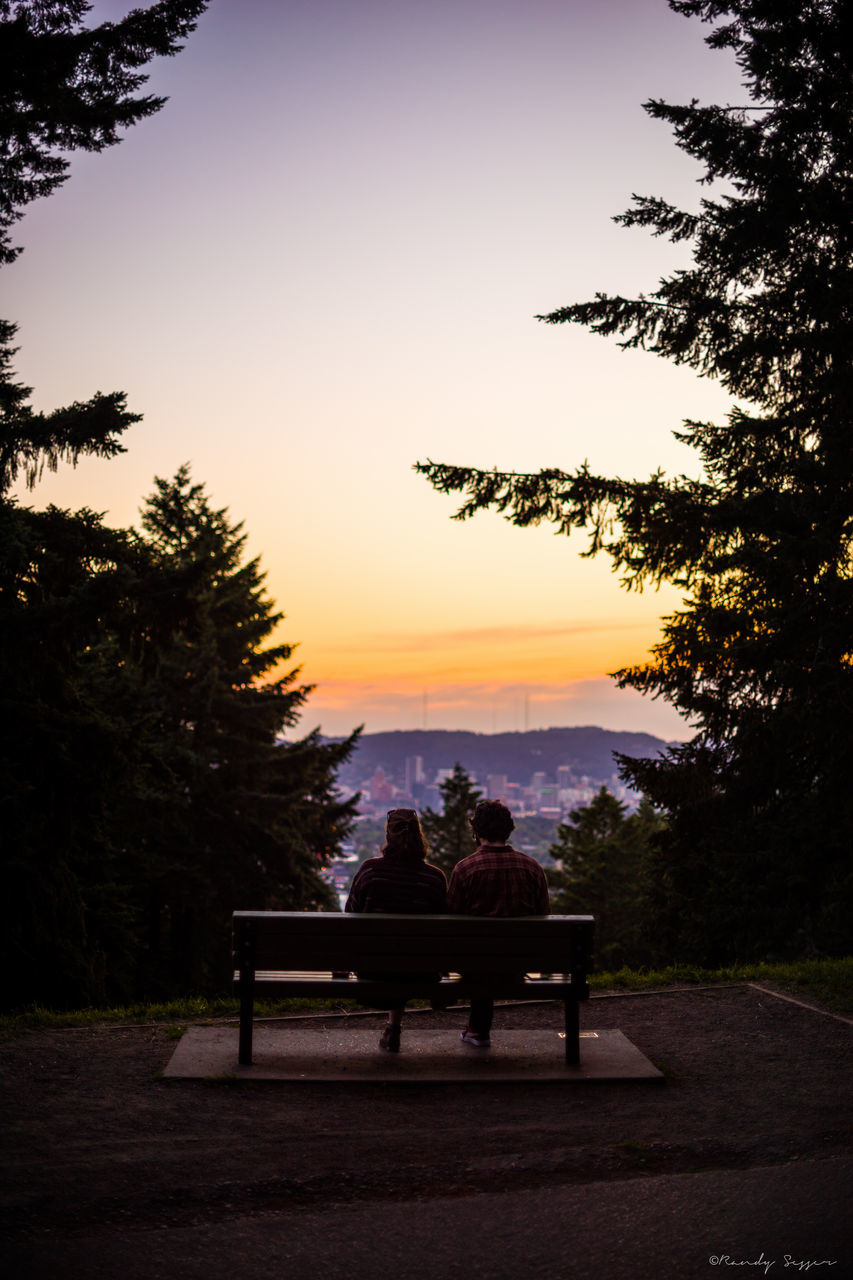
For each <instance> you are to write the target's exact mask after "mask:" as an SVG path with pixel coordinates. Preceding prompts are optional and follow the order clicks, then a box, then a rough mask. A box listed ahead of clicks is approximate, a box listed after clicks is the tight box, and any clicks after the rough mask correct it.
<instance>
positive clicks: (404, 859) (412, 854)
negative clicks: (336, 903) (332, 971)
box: [344, 809, 447, 1053]
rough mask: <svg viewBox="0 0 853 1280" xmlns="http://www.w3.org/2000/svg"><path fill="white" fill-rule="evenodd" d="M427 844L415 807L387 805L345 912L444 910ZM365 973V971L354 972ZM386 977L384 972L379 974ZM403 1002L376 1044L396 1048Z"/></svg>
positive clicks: (441, 882) (422, 977) (416, 976)
mask: <svg viewBox="0 0 853 1280" xmlns="http://www.w3.org/2000/svg"><path fill="white" fill-rule="evenodd" d="M428 853H429V846H428V844H427V841H426V837H425V836H424V833H423V831H422V830H421V824H420V820H419V818H418V815H417V813H416V812H415V810H414V809H391V810H390V811H389V813H388V817H387V821H386V824H385V843H384V845H383V846H382V850H381V853H380V856H379V857H378V858H368V859H367V861H366V862H364V863H362V865H361V866H360V867H359V869H358V871H357V872H356V873H355V876H354V878H353V882H352V885H351V887H350V891H349V897H348V898H347V902H346V906H345V907H344V910H345V911H351V912H359V911H380V912H386V913H395V914H396V913H399V914H402V915H429V914H432V913H436V912H442V911H444V910H445V907H446V904H447V879H446V877H445V874H444V872H443V871H441V870H440V868H438V867H434V866H432V864H431V863H429V862H427V860H426V859H427V854H428ZM358 976H359V977H360V978H370V977H371V976H372V975H371V974H369V973H359V975H358ZM382 976H383V977H387V976H388V975H387V974H384V975H382ZM395 976H396V977H397V978H398V980H400V981H407V980H408V981H412V982H417V981H426V982H432V981H437V979H438V977H439V975H438V974H437V973H429V974H425V973H401V974H397V975H395ZM405 1007H406V1006H405V1002H404V1003H403V1004H399V1005H395V1006H394V1007H393V1008H390V1009H389V1010H388V1023H387V1025H386V1027H385V1029H384V1031H383V1032H382V1037H381V1039H380V1041H379V1047H380V1049H386V1050H387V1051H388V1052H389V1053H399V1052H400V1038H401V1034H402V1023H403V1010H404V1009H405Z"/></svg>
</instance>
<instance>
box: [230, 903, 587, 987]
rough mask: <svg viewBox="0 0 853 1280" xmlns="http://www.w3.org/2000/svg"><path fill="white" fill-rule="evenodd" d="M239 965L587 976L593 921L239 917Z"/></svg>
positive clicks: (289, 914) (293, 914) (304, 914)
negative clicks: (243, 959) (246, 957)
mask: <svg viewBox="0 0 853 1280" xmlns="http://www.w3.org/2000/svg"><path fill="white" fill-rule="evenodd" d="M233 924H234V960H235V965H236V967H239V965H240V956H241V952H242V949H243V948H249V950H250V952H251V954H252V956H253V959H252V961H251V962H250V963H251V964H252V965H253V967H254V968H255V969H257V970H278V969H290V970H305V971H311V970H326V969H350V970H357V969H362V970H364V971H365V972H369V973H377V974H378V973H390V974H393V973H394V972H395V971H398V972H412V973H416V972H418V971H419V970H431V969H436V968H440V969H442V970H449V971H452V972H460V973H461V972H464V973H466V974H471V975H475V974H477V973H490V972H507V973H508V972H515V971H517V972H520V973H566V974H569V973H583V972H586V971H587V970H588V969H589V967H590V960H591V955H592V938H593V928H594V921H593V918H592V916H513V917H503V916H502V917H494V916H449V915H428V916H412V915H384V914H382V915H380V914H378V913H374V914H364V915H344V914H341V915H338V914H336V913H333V912H312V911H235V912H234V918H233Z"/></svg>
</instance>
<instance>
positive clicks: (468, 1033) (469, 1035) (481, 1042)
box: [459, 1027, 492, 1049]
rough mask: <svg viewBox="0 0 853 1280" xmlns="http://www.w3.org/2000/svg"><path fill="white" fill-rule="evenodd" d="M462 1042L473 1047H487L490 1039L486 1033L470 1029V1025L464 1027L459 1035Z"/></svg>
mask: <svg viewBox="0 0 853 1280" xmlns="http://www.w3.org/2000/svg"><path fill="white" fill-rule="evenodd" d="M459 1039H460V1040H462V1041H463V1043H464V1044H471V1045H473V1046H474V1048H475V1049H488V1048H489V1046H490V1045H491V1043H492V1042H491V1040H490V1039H489V1037H488V1035H485V1036H484V1035H480V1033H479V1031H472V1030H471V1028H470V1027H466V1028H465V1030H464V1031H463V1032H462V1034H461V1035H460V1037H459Z"/></svg>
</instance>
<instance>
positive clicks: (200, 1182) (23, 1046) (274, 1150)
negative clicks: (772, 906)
mask: <svg viewBox="0 0 853 1280" xmlns="http://www.w3.org/2000/svg"><path fill="white" fill-rule="evenodd" d="M561 1013H562V1010H561V1007H560V1006H559V1005H551V1004H540V1005H526V1006H515V1007H505V1008H500V1007H499V1009H498V1013H497V1017H496V1020H495V1029H494V1031H493V1037H497V1036H499V1035H500V1029H501V1027H506V1028H525V1027H551V1026H553V1027H555V1028H559V1027H560V1025H561ZM409 1016H410V1017H416V1018H418V1019H419V1021H420V1022H421V1023H422V1025H425V1026H429V1027H436V1028H443V1027H446V1028H447V1033H448V1036H449V1037H455V1036H456V1035H458V1030H459V1027H460V1026H461V1025H464V1021H465V1018H464V1013H461V1012H460V1011H458V1010H450V1011H448V1012H447V1013H444V1014H434V1013H417V1014H412V1015H409ZM360 1022H361V1025H367V1026H371V1025H374V1023H375V1027H376V1030H377V1036H378V1034H379V1028H380V1026H381V1024H382V1018H381V1016H379V1015H377V1016H376V1017H375V1019H374V1022H373V1023H371V1022H370V1021H368V1022H364V1021H363V1015H361V1017H360ZM281 1025H282V1034H286V1028H287V1025H288V1024H287V1023H284V1024H281ZM313 1025H317V1024H316V1022H315V1023H313ZM581 1025H582V1028H583V1029H603V1028H611V1027H612V1028H619V1029H620V1030H621V1031H623V1032H624V1034H625V1035H626V1036H627V1037H628V1038H629V1039H630V1040H631V1041H633V1043H634V1044H636V1045H637V1047H638V1048H639V1049H641V1050H642V1052H643V1053H645V1054H646V1055H647V1056H648V1057H649V1058H650V1059H651V1060H652V1061H653V1062H654V1063H655V1065H656V1066H658V1067H659V1068H660V1069H661V1070H662V1071H663V1072H664V1074H665V1077H666V1080H665V1083H664V1084H662V1085H661V1084H649V1083H610V1082H602V1083H592V1084H587V1085H575V1086H572V1087H568V1086H566V1085H564V1084H562V1083H550V1082H546V1083H538V1084H535V1085H520V1084H511V1085H506V1084H504V1085H498V1084H494V1085H489V1086H482V1085H477V1086H476V1087H470V1088H469V1087H468V1086H462V1087H451V1088H448V1087H447V1086H442V1085H409V1086H395V1085H388V1084H383V1085H370V1084H353V1085H329V1084H327V1085H322V1084H312V1083H282V1082H268V1083H252V1084H246V1083H242V1084H234V1083H228V1082H225V1081H221V1082H218V1083H217V1082H202V1081H164V1080H162V1079H160V1078H159V1075H160V1073H161V1072H162V1070H163V1068H164V1067H165V1065H166V1063H167V1062H168V1060H169V1057H170V1056H171V1053H172V1051H173V1049H174V1044H175V1041H174V1039H173V1038H171V1039H170V1036H169V1031H168V1029H166V1028H163V1027H156V1026H151V1027H133V1028H129V1027H127V1028H115V1029H110V1028H106V1027H103V1028H88V1029H85V1030H76V1029H75V1030H62V1031H31V1032H16V1033H4V1035H3V1037H2V1040H0V1069H2V1088H3V1094H4V1101H3V1117H4V1119H3V1130H4V1133H3V1159H2V1205H3V1209H2V1224H0V1225H2V1230H3V1233H4V1235H5V1237H6V1239H7V1241H9V1242H11V1243H12V1246H13V1247H14V1249H15V1251H16V1252H15V1256H18V1257H19V1256H20V1248H21V1247H22V1246H25V1242H26V1241H31V1242H33V1243H34V1244H35V1243H36V1242H38V1241H42V1242H45V1241H54V1242H60V1241H62V1240H65V1241H68V1242H72V1241H73V1240H74V1239H75V1238H76V1237H83V1236H85V1237H86V1238H88V1239H93V1240H97V1239H98V1236H99V1233H103V1234H104V1235H105V1236H106V1235H108V1234H109V1233H110V1232H115V1231H116V1230H117V1229H119V1228H120V1229H121V1230H122V1231H123V1232H125V1233H131V1234H132V1233H133V1232H134V1231H141V1230H147V1229H150V1228H152V1227H154V1226H156V1227H157V1228H158V1229H163V1230H167V1231H168V1230H171V1229H173V1228H182V1227H188V1226H194V1227H198V1226H203V1225H204V1224H206V1223H210V1224H213V1223H216V1224H218V1225H221V1224H223V1223H224V1222H227V1221H228V1220H229V1219H231V1218H234V1219H236V1218H240V1219H242V1220H245V1219H246V1218H247V1216H249V1217H251V1216H252V1215H256V1214H271V1213H272V1214H275V1213H280V1212H283V1211H287V1212H288V1213H298V1212H300V1211H303V1210H304V1211H306V1212H310V1213H312V1214H316V1213H317V1212H318V1211H322V1212H331V1211H334V1210H335V1209H337V1208H339V1207H340V1206H343V1205H347V1206H352V1205H355V1204H367V1203H369V1202H371V1201H372V1202H374V1203H377V1202H398V1203H399V1202H405V1201H410V1202H415V1201H416V1202H418V1203H421V1204H422V1203H424V1202H425V1201H427V1200H430V1199H434V1198H440V1197H459V1196H466V1195H474V1196H476V1195H477V1194H478V1193H483V1192H489V1193H494V1192H501V1191H510V1190H517V1191H519V1192H523V1191H529V1190H531V1189H536V1188H540V1189H553V1188H556V1187H568V1186H572V1185H578V1184H584V1185H589V1184H591V1183H595V1182H614V1181H616V1180H620V1179H637V1178H650V1177H655V1176H659V1175H662V1174H670V1173H671V1174H679V1173H692V1172H695V1171H716V1170H745V1169H756V1168H767V1167H770V1166H780V1165H788V1164H790V1163H792V1162H797V1161H810V1160H815V1159H816V1158H820V1159H829V1160H833V1159H835V1158H847V1159H849V1157H850V1155H851V1153H852V1152H853V1105H851V1104H853V1075H851V1071H850V1049H851V1042H853V1027H851V1026H850V1025H848V1024H846V1023H844V1022H842V1021H839V1020H835V1019H833V1018H831V1017H828V1016H824V1015H822V1014H820V1013H816V1012H813V1011H810V1010H808V1009H805V1008H803V1007H800V1006H799V1005H797V1004H794V1003H790V1002H787V1001H784V1000H781V999H778V998H776V997H774V996H773V995H769V994H765V993H763V992H761V991H758V990H756V989H754V988H751V987H748V986H738V987H730V988H729V987H727V988H714V989H705V990H692V991H686V992H685V991H679V992H668V993H659V994H654V995H636V996H628V995H625V996H616V997H598V998H595V997H594V998H593V999H592V1000H590V1001H589V1003H588V1004H587V1005H585V1006H584V1007H583V1008H582V1011H581ZM235 1043H236V1028H235ZM404 1051H405V1032H404ZM17 1274H22V1273H21V1271H20V1270H18V1272H17ZM834 1280H839V1278H838V1275H837V1272H836V1275H835V1278H834Z"/></svg>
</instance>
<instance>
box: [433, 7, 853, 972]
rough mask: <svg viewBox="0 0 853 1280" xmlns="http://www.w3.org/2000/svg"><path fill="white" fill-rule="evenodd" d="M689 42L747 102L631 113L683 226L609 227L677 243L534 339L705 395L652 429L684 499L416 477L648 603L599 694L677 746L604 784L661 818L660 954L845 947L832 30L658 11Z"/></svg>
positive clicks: (792, 16)
mask: <svg viewBox="0 0 853 1280" xmlns="http://www.w3.org/2000/svg"><path fill="white" fill-rule="evenodd" d="M670 6H671V8H673V9H674V10H675V11H676V12H678V13H681V14H685V15H688V16H694V17H698V18H700V19H701V20H702V21H704V22H708V23H711V24H712V29H711V32H710V34H709V35H708V36H707V38H706V39H707V43H708V44H709V45H710V46H711V47H712V48H715V49H721V50H729V51H731V52H732V53H733V54H734V56H735V57H736V59H737V62H738V65H739V67H740V68H741V71H742V74H743V84H744V91H745V93H744V96H745V99H746V101H744V102H740V103H736V104H734V105H731V104H720V105H711V106H701V105H700V104H699V103H698V102H696V101H693V102H691V103H689V104H688V105H683V106H676V105H672V104H669V103H665V102H662V101H658V100H654V101H651V102H649V103H647V104H646V110H647V111H648V112H649V113H650V114H651V115H652V116H653V117H654V118H655V119H659V120H662V121H664V122H666V123H668V124H669V125H670V126H671V127H672V128H673V130H674V133H675V138H676V142H677V145H678V146H679V147H680V148H681V149H682V150H684V151H685V152H686V153H687V154H688V155H690V156H691V157H693V158H694V159H695V160H697V161H698V162H699V164H700V165H701V171H702V176H701V181H702V182H703V183H704V184H705V185H706V187H707V188H708V194H707V195H706V197H705V198H704V199H703V200H702V201H701V204H700V207H699V209H698V211H696V212H685V211H683V210H680V209H677V208H675V207H673V206H672V205H671V204H669V203H667V202H666V201H665V200H662V199H660V198H657V197H653V196H636V197H635V198H634V202H633V204H632V206H631V207H630V208H629V210H628V211H627V212H626V213H625V214H623V215H622V216H621V217H620V218H618V219H617V221H619V222H621V223H622V224H623V225H624V226H627V227H634V226H638V227H643V228H646V229H648V230H649V231H650V232H651V233H652V234H654V235H658V236H666V237H668V238H669V239H671V240H672V241H673V242H682V241H683V242H687V243H689V244H690V245H691V247H692V254H693V262H692V265H691V266H690V267H688V268H687V269H685V270H679V271H676V272H674V273H673V274H672V275H671V276H669V277H667V278H665V279H664V280H662V281H661V282H660V283H659V284H658V286H657V288H655V289H654V290H652V291H651V292H650V293H648V294H642V295H640V296H639V297H635V298H627V297H619V296H615V297H611V296H608V295H604V294H599V295H597V296H596V298H595V299H594V300H593V301H592V302H587V303H579V304H574V305H571V306H566V307H563V308H560V309H559V310H557V311H554V312H552V313H550V314H548V315H545V316H542V317H540V319H542V320H544V321H546V322H547V323H550V324H564V323H579V324H582V325H585V326H588V327H590V328H591V329H592V330H593V331H594V332H596V333H599V334H602V335H604V336H614V335H619V336H620V338H621V343H620V345H621V346H623V347H626V348H640V349H643V350H646V351H650V352H653V353H655V354H657V355H660V356H662V357H664V358H666V359H670V360H673V361H675V362H676V363H677V364H684V365H687V366H688V367H690V368H692V369H695V370H696V371H697V372H698V373H699V374H700V375H702V376H706V377H712V378H716V379H717V380H719V382H720V383H721V385H722V386H723V387H724V388H725V389H726V390H727V391H729V392H730V393H731V395H732V398H733V400H734V406H733V408H732V410H731V412H730V414H729V416H728V420H727V422H726V423H724V424H715V423H709V422H696V421H687V422H685V423H684V424H683V427H682V429H681V430H680V431H678V432H676V436H677V438H678V439H679V440H681V441H683V442H684V443H685V444H687V445H689V446H691V447H692V448H694V449H695V450H696V451H697V453H698V456H699V459H700V460H701V463H702V474H701V476H700V477H699V478H698V479H690V478H687V477H683V476H680V477H667V476H665V475H664V474H662V473H661V472H656V473H655V474H653V475H652V476H651V477H650V478H649V479H648V480H645V481H644V480H635V481H631V480H623V479H620V478H607V477H602V476H597V475H594V474H592V473H591V471H590V470H589V468H588V467H587V466H585V465H584V466H581V467H579V468H577V469H576V470H575V471H569V472H565V471H561V470H557V469H548V470H543V471H540V472H539V473H537V474H532V475H520V474H508V473H500V472H497V471H479V470H476V469H471V468H464V467H456V466H446V465H441V464H433V463H431V462H427V463H424V464H419V469H420V470H421V471H423V472H424V473H425V474H426V475H427V476H428V477H429V479H430V480H431V482H432V483H433V485H435V487H436V488H438V489H439V490H440V491H442V492H464V493H465V494H466V495H467V497H466V500H465V502H464V505H463V506H462V508H461V509H460V511H459V512H458V513H457V514H458V518H462V519H464V518H466V517H468V516H471V515H472V514H473V513H474V512H476V511H478V510H480V509H482V508H486V507H492V508H495V509H497V510H499V511H502V512H503V513H504V514H505V515H506V518H507V519H509V520H511V521H512V522H513V523H515V524H517V525H520V526H524V525H529V524H533V523H537V522H539V521H548V522H552V523H554V524H555V525H556V526H557V527H558V529H559V530H560V531H562V532H564V533H566V534H568V533H569V532H571V530H573V529H576V528H587V529H589V530H590V532H591V540H590V547H589V551H588V553H587V554H595V553H596V552H599V551H605V552H606V553H607V554H609V555H610V557H611V558H612V561H613V564H614V568H615V569H616V570H618V571H619V572H620V573H621V575H622V578H623V581H624V583H625V584H626V585H627V586H628V587H642V586H643V585H644V584H647V583H651V584H656V583H660V582H664V581H667V582H672V583H674V584H675V585H676V586H678V587H679V588H681V590H682V591H683V593H684V602H683V607H682V608H681V609H680V610H679V612H677V613H676V614H675V615H674V616H672V617H669V618H666V619H664V622H663V634H662V638H661V640H660V642H659V644H658V645H657V646H656V648H655V650H654V655H653V659H652V661H651V662H650V663H648V664H645V665H641V666H636V667H629V668H626V669H624V670H622V671H619V672H617V673H616V680H617V682H618V684H619V685H620V687H624V686H630V687H633V688H636V689H639V690H641V691H642V692H645V693H650V694H652V695H653V696H659V695H661V696H663V697H664V698H666V699H668V700H669V701H670V702H672V703H673V705H674V706H676V707H677V708H678V709H679V710H680V711H682V712H683V713H685V715H686V716H687V717H688V718H689V721H690V723H691V724H692V725H693V727H694V729H695V736H694V737H693V739H692V740H691V741H689V742H687V743H685V744H684V745H683V746H679V747H677V748H674V749H672V750H670V751H668V752H667V753H666V754H665V755H664V756H662V757H660V758H657V759H650V760H630V759H625V758H623V759H622V760H621V765H622V771H623V776H624V777H626V778H627V779H628V781H629V782H630V783H631V785H632V786H634V787H635V788H636V789H637V790H641V791H643V792H644V793H645V794H646V795H648V796H649V797H650V799H651V800H652V801H653V803H654V804H655V806H656V807H659V808H661V809H662V810H664V811H665V813H666V814H667V815H668V817H669V820H670V821H669V826H668V829H667V832H666V834H665V836H664V837H663V838H662V840H661V842H660V861H659V865H658V867H657V875H658V882H659V884H660V886H661V892H662V895H663V898H662V902H661V909H662V913H663V914H662V917H661V930H662V936H666V937H667V938H668V939H669V945H670V946H671V948H672V949H673V950H674V951H677V952H678V954H679V955H680V956H682V957H683V958H688V957H695V958H699V959H702V960H705V961H710V962H713V961H717V960H720V961H722V960H727V959H733V958H736V957H738V956H752V955H767V954H773V955H780V954H785V953H792V952H794V953H801V952H804V951H808V950H810V949H815V948H816V949H817V950H819V951H833V952H839V951H845V950H849V948H850V946H851V945H853V932H851V920H853V910H851V908H853V872H851V860H850V853H851V845H853V792H851V789H850V787H849V785H848V784H847V781H846V774H847V770H848V760H849V758H850V754H851V746H853V733H852V732H851V724H853V718H852V717H851V713H853V670H851V661H853V659H851V654H853V564H851V529H853V431H851V422H850V405H851V402H853V341H852V340H851V339H853V306H851V297H853V222H851V216H850V213H851V208H853V129H851V119H853V52H851V51H853V8H851V6H850V4H849V3H847V2H846V0H778V2H774V3H772V4H769V3H767V2H766V0H670Z"/></svg>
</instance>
